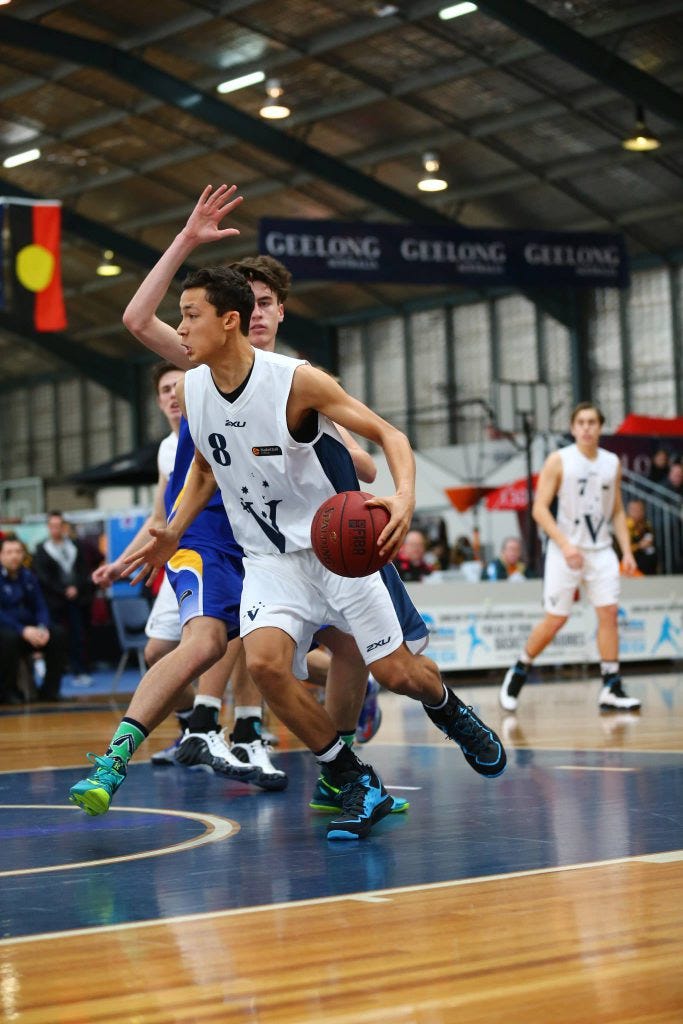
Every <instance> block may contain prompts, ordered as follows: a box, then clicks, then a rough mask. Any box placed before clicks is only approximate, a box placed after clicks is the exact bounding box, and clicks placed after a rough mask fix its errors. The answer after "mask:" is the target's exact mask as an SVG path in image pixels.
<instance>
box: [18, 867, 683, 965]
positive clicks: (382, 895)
mask: <svg viewBox="0 0 683 1024" xmlns="http://www.w3.org/2000/svg"><path fill="white" fill-rule="evenodd" d="M676 861H683V850H666V851H663V852H662V853H642V854H636V855H634V856H633V857H614V858H611V859H610V860H593V861H585V862H584V863H582V864H563V865H559V866H558V867H552V868H531V869H529V870H528V871H507V872H504V873H503V874H500V875H482V876H481V877H479V878H456V879H451V880H450V881H448V882H427V883H425V884H423V885H405V886H398V887H396V888H394V889H376V890H374V891H373V892H370V893H363V892H358V893H345V894H344V895H340V896H320V897H317V898H315V899H308V900H294V901H290V902H287V903H266V904H259V905H258V906H256V907H234V908H231V909H227V910H212V911H209V912H208V913H204V914H178V915H177V916H175V917H164V918H156V919H155V920H146V921H130V922H122V923H120V924H111V925H103V926H99V927H91V928H74V929H72V930H71V931H59V932H41V933H40V934H38V935H20V936H18V937H17V938H14V939H13V938H6V939H0V948H2V947H3V946H13V945H19V944H24V943H27V942H45V941H51V940H53V939H59V940H64V939H68V938H71V937H74V938H75V937H80V936H82V935H102V934H103V933H109V932H121V931H125V930H127V929H128V930H133V929H135V930H137V929H139V928H160V927H162V928H163V927H164V926H166V925H178V924H191V923H193V922H198V923H199V922H208V921H216V920H219V919H222V918H225V917H238V916H240V915H241V914H263V913H266V912H268V911H271V910H276V911H281V910H297V909H299V908H300V907H320V906H323V905H325V906H326V905H328V904H331V903H343V902H344V901H346V900H351V901H352V902H375V901H379V900H382V901H383V902H391V899H392V897H394V896H402V895H404V894H405V893H414V892H431V891H433V890H436V889H449V888H457V887H459V886H462V885H479V884H480V883H481V884H484V885H485V884H487V883H489V882H504V881H508V880H510V879H514V878H531V877H532V876H534V875H551V874H558V873H560V872H564V871H582V870H584V869H588V868H605V867H614V866H616V865H619V864H631V863H636V864H638V863H646V864H661V863H672V862H676ZM369 897H372V900H371V899H370V898H369Z"/></svg>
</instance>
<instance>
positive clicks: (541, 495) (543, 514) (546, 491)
mask: <svg viewBox="0 0 683 1024" xmlns="http://www.w3.org/2000/svg"><path fill="white" fill-rule="evenodd" d="M561 483H562V459H561V458H560V453H559V452H553V453H552V455H549V456H548V458H547V459H546V460H545V462H544V464H543V469H542V470H541V472H540V473H539V475H538V484H537V485H536V497H535V498H534V504H533V508H532V510H531V514H532V515H533V517H534V519H535V521H536V522H537V523H538V525H539V526H540V527H541V529H542V530H543V531H544V532H545V533H546V534H547V536H548V537H549V538H550V539H551V540H553V541H555V543H556V544H557V546H558V547H559V549H560V551H561V552H562V554H563V555H564V558H565V561H566V563H567V565H568V566H569V568H570V569H580V568H581V565H582V564H583V556H582V555H581V552H580V551H579V549H578V548H576V547H574V545H573V544H572V543H571V541H570V540H569V537H567V536H566V534H565V533H563V532H562V530H561V529H560V527H559V526H558V525H557V521H556V519H555V517H554V515H553V514H552V512H551V511H550V506H551V505H552V503H553V501H554V500H555V496H556V494H557V492H558V491H559V489H560V484H561Z"/></svg>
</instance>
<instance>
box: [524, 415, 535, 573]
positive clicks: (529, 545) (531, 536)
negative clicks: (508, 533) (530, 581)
mask: <svg viewBox="0 0 683 1024" xmlns="http://www.w3.org/2000/svg"><path fill="white" fill-rule="evenodd" d="M523 416H524V420H523V421H524V445H525V448H526V486H527V522H526V556H527V565H528V566H529V571H530V573H532V574H533V575H534V576H535V575H536V569H537V566H536V522H535V520H534V517H533V515H532V514H531V507H532V505H533V494H534V482H533V468H532V464H531V450H532V444H533V440H534V428H533V420H532V418H531V416H530V414H529V413H527V412H525V413H524V414H523Z"/></svg>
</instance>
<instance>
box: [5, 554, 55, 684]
mask: <svg viewBox="0 0 683 1024" xmlns="http://www.w3.org/2000/svg"><path fill="white" fill-rule="evenodd" d="M25 555H26V551H25V549H24V545H23V544H22V542H21V541H20V540H18V539H17V538H16V537H3V538H2V540H0V668H1V672H2V675H1V676H0V703H2V704H17V703H20V702H21V700H22V697H21V694H20V693H19V689H18V686H17V675H18V672H19V662H20V661H21V659H22V658H24V657H26V656H27V655H32V654H34V653H39V654H41V655H42V656H43V658H44V659H45V679H44V681H43V685H42V687H41V688H40V690H39V691H38V697H39V699H40V700H58V699H59V687H60V684H61V681H62V673H63V671H64V653H65V636H64V631H63V630H62V629H60V628H59V627H58V626H54V625H52V623H51V621H50V612H49V611H48V607H47V604H46V602H45V598H44V597H43V594H42V592H41V589H40V585H39V583H38V580H37V578H36V575H35V573H33V572H31V570H30V569H27V568H26V567H25V566H24V565H23V561H24V557H25Z"/></svg>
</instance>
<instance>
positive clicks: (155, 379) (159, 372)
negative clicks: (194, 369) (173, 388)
mask: <svg viewBox="0 0 683 1024" xmlns="http://www.w3.org/2000/svg"><path fill="white" fill-rule="evenodd" d="M174 370H178V367H177V366H176V364H175V363H171V362H170V361H169V360H168V359H162V360H161V362H159V363H155V364H154V366H153V367H152V370H151V373H150V377H151V379H152V386H153V387H154V393H155V394H157V395H158V394H159V381H160V380H161V378H162V377H163V376H164V374H165V373H173V371H174Z"/></svg>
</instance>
